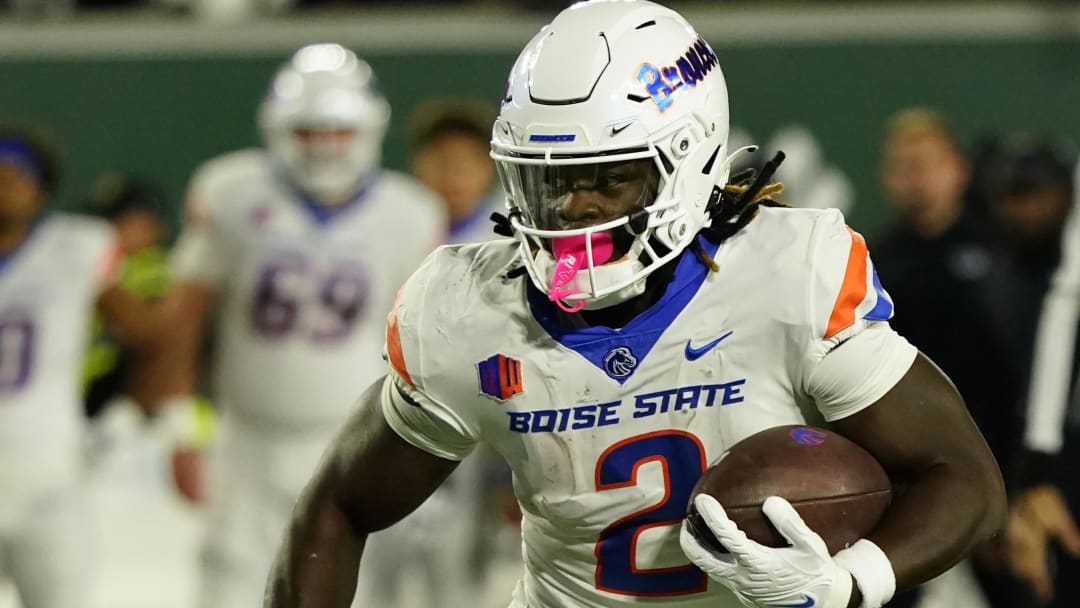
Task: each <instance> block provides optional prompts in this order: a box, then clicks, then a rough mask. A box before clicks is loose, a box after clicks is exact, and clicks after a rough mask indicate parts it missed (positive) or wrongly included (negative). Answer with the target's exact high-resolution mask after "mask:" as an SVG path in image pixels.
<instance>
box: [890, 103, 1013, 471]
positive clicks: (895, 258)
mask: <svg viewBox="0 0 1080 608" xmlns="http://www.w3.org/2000/svg"><path fill="white" fill-rule="evenodd" d="M881 162H882V166H881V182H882V188H883V190H884V192H885V195H886V197H887V198H888V199H889V202H890V203H891V204H892V206H893V209H894V210H895V212H896V218H897V219H896V222H895V223H894V224H893V225H892V226H891V227H889V229H888V230H887V232H886V233H885V234H884V235H883V236H882V237H881V238H878V239H876V240H875V242H874V245H875V252H876V253H875V256H874V259H875V261H876V262H877V265H878V273H879V275H880V277H881V281H882V283H883V284H887V285H889V293H890V294H891V295H892V297H893V300H894V302H895V303H896V306H897V310H900V311H903V312H898V313H897V315H896V318H895V319H894V320H893V325H894V326H895V327H896V329H897V331H898V332H900V333H901V334H902V335H904V336H905V337H907V338H908V339H909V340H911V342H912V344H915V345H916V346H917V347H919V349H920V350H922V351H923V352H924V353H926V355H927V356H929V357H930V358H932V359H933V360H934V362H935V363H937V364H938V365H940V366H941V368H942V370H944V371H945V373H946V374H947V375H948V376H949V377H950V378H951V379H952V380H953V382H954V383H955V384H956V386H957V388H958V389H959V390H960V394H961V395H963V397H964V400H965V402H966V403H967V405H968V409H969V410H970V411H971V413H972V416H973V417H974V418H975V421H976V422H977V423H978V424H979V428H980V429H981V430H982V432H983V435H984V436H985V437H986V440H987V443H989V444H990V447H991V449H992V450H993V451H994V454H995V456H997V457H998V461H999V462H1001V461H1002V460H1003V456H1004V454H1005V451H1006V449H1007V448H1006V446H1007V445H1008V439H1007V437H1008V436H1009V433H1010V432H1011V429H1010V428H1009V425H1010V424H1011V421H1010V420H1009V418H1008V416H1002V407H1004V406H1006V405H1007V404H1009V403H1011V402H1012V397H1011V396H1012V395H1014V394H1015V387H1014V385H1013V383H1012V380H1011V378H1010V374H1009V372H1008V370H1009V369H1010V368H1009V366H1008V365H1007V355H1006V354H1005V353H1004V352H1002V349H1001V347H1000V345H998V344H997V342H996V340H994V339H993V337H994V336H995V335H996V334H997V332H996V331H995V328H994V326H993V321H992V319H991V316H990V312H989V310H988V309H987V305H986V303H985V299H984V290H985V285H986V280H987V277H988V276H989V274H990V269H991V253H990V247H989V245H988V239H987V235H986V231H985V228H984V227H983V226H981V225H979V223H978V222H977V221H976V218H975V217H973V215H972V214H971V213H970V212H969V210H968V208H967V205H966V202H965V198H964V196H965V192H966V190H967V187H968V183H969V180H970V176H971V170H970V167H969V164H968V161H967V159H966V158H965V156H964V153H963V150H962V147H961V145H960V143H959V141H958V140H957V139H956V137H955V136H954V135H953V132H952V128H951V126H950V125H949V123H948V121H947V120H946V119H945V118H944V117H943V116H942V115H940V114H938V113H937V112H934V111H932V110H928V109H925V108H909V109H906V110H902V111H900V112H898V113H896V114H895V115H893V116H892V117H891V118H890V120H889V122H888V124H887V125H886V134H885V143H884V146H883V150H882V161H881ZM973 344H978V345H980V346H979V348H977V349H976V348H973V347H972V345H973ZM987 377H991V378H994V379H995V382H994V383H988V382H985V379H986V378H987ZM1006 460H1007V459H1006Z"/></svg>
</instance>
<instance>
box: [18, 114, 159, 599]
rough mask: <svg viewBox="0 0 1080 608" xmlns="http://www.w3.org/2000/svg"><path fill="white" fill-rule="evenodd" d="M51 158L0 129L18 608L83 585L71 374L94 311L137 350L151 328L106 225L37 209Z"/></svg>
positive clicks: (35, 140)
mask: <svg viewBox="0 0 1080 608" xmlns="http://www.w3.org/2000/svg"><path fill="white" fill-rule="evenodd" d="M57 163H58V161H57V157H56V154H55V152H54V151H53V150H52V148H51V146H49V145H48V144H47V143H46V142H45V141H44V140H43V139H42V138H41V137H40V136H39V135H37V134H35V133H34V132H32V131H30V130H28V129H25V128H22V127H13V126H0V456H2V458H3V462H4V466H3V467H2V468H0V495H2V496H3V497H4V500H3V505H2V506H0V553H2V555H3V558H4V562H5V564H4V566H5V568H6V573H7V574H8V575H10V577H11V578H12V579H13V581H14V583H15V587H16V589H17V591H18V594H19V596H20V598H21V600H22V604H23V606H25V608H74V607H77V606H84V605H85V602H86V600H87V597H88V596H89V593H90V590H91V587H92V585H91V581H92V574H91V571H92V568H93V565H94V564H95V559H94V556H95V554H96V542H95V539H94V536H95V535H96V524H95V519H94V517H93V513H92V509H91V508H90V507H89V505H88V502H87V501H86V500H85V497H84V496H83V494H82V489H83V488H82V477H83V469H84V461H83V452H82V447H83V446H82V443H83V439H84V436H83V435H84V430H85V419H84V416H83V407H82V400H81V398H80V395H81V390H80V388H81V387H80V382H79V381H80V379H81V370H82V364H83V360H84V359H83V354H84V352H85V348H86V343H87V339H88V333H89V331H88V330H89V328H90V317H91V314H92V313H93V311H94V310H95V309H96V310H97V312H98V313H99V314H100V316H101V319H102V320H103V322H104V323H105V324H106V325H108V327H109V328H110V331H111V332H112V333H113V334H114V335H115V336H117V337H118V338H119V339H120V340H122V341H124V342H125V343H127V344H129V345H131V346H133V347H135V348H144V349H145V348H150V347H151V345H152V344H153V343H154V338H155V334H156V333H157V332H156V330H157V329H158V326H157V325H156V324H155V322H154V317H153V315H152V314H150V311H149V310H148V309H147V308H146V307H143V306H141V305H140V304H139V302H138V301H137V300H135V299H134V298H132V297H131V296H130V294H128V293H127V292H126V291H124V290H123V289H120V288H119V287H118V286H117V284H116V282H115V278H116V271H117V267H118V264H119V263H120V261H121V251H120V249H119V248H118V243H117V240H116V237H115V235H114V233H113V231H112V230H111V229H110V228H109V226H108V225H107V224H105V223H104V222H101V221H99V220H94V219H90V218H80V217H75V216H71V215H66V214H47V213H46V212H45V211H44V208H45V205H46V203H47V201H48V199H49V197H50V195H52V194H53V193H54V192H55V189H56V186H57V183H58V180H59V168H58V164H57Z"/></svg>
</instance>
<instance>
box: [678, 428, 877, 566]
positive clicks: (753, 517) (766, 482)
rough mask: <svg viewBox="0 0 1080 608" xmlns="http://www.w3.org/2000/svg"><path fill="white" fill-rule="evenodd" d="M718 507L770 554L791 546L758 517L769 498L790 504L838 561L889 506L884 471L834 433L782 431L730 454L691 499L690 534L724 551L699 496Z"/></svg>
mask: <svg viewBox="0 0 1080 608" xmlns="http://www.w3.org/2000/svg"><path fill="white" fill-rule="evenodd" d="M702 492H704V493H706V494H709V495H711V496H713V497H714V498H716V500H718V501H719V502H720V504H721V505H723V507H724V511H726V512H727V515H728V517H729V518H730V519H731V520H732V521H733V522H735V524H736V525H737V526H739V529H740V530H742V531H743V532H745V533H746V535H747V536H748V537H749V538H751V539H752V540H755V541H757V542H759V543H761V544H763V545H767V546H770V547H783V546H787V542H786V541H785V540H784V538H783V537H782V536H780V533H779V532H777V531H776V529H775V528H774V527H773V526H772V524H771V523H770V522H769V520H768V518H766V517H765V515H764V513H762V511H761V504H762V503H763V502H764V501H765V499H766V498H768V497H769V496H782V497H784V498H786V499H787V500H788V501H789V502H790V503H791V504H792V506H794V507H795V510H796V511H798V512H799V515H801V516H802V518H803V521H805V522H806V524H807V525H808V526H809V527H810V529H811V530H814V531H815V532H817V533H818V534H819V535H821V537H822V539H824V541H825V544H826V545H828V547H829V554H830V555H832V554H835V553H836V552H837V551H840V550H841V549H844V548H845V547H847V546H849V545H851V544H852V543H854V542H855V541H857V540H859V539H860V538H862V537H864V536H866V535H867V534H868V533H869V532H870V531H871V530H872V529H873V528H874V526H875V525H876V524H877V522H878V520H880V519H881V516H882V514H883V513H884V512H885V509H886V507H888V505H889V501H890V500H891V499H892V486H891V484H890V483H889V477H888V475H886V473H885V470H884V469H883V468H882V467H881V465H880V464H879V463H878V462H877V460H875V459H874V457H873V456H871V455H870V453H869V452H867V451H866V450H864V449H863V448H862V447H860V446H859V445H857V444H855V443H854V442H852V441H851V440H849V439H846V438H844V437H842V436H840V435H838V434H836V433H833V432H831V431H828V430H825V429H820V428H815V427H810V426H780V427H774V428H770V429H766V430H764V431H761V432H759V433H755V434H754V435H751V436H749V437H747V438H745V439H743V440H742V441H740V442H738V443H736V444H735V445H733V446H731V449H729V450H728V451H727V452H725V453H724V454H723V455H722V456H720V458H719V459H718V460H717V461H716V462H715V463H713V465H712V466H710V467H709V468H708V469H707V470H706V471H705V472H704V473H703V474H702V476H701V478H700V479H699V480H698V482H697V484H696V485H695V486H694V489H693V491H692V492H691V495H690V504H689V506H688V512H687V519H688V525H689V527H690V531H691V532H692V533H693V534H694V536H695V537H697V538H698V540H700V541H701V542H702V543H703V544H704V545H706V546H707V547H710V548H712V549H714V550H716V551H720V552H724V551H725V550H724V549H723V547H722V546H721V545H720V543H719V541H717V539H716V537H715V536H713V534H712V533H711V532H710V531H709V528H708V526H707V525H706V524H705V521H704V520H703V519H702V518H701V516H700V515H699V514H698V513H697V511H696V510H695V509H694V506H693V504H694V503H693V499H694V497H695V496H697V495H698V494H699V493H702Z"/></svg>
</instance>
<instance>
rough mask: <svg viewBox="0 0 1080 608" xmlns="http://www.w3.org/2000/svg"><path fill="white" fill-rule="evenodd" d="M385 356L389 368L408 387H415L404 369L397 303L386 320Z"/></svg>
mask: <svg viewBox="0 0 1080 608" xmlns="http://www.w3.org/2000/svg"><path fill="white" fill-rule="evenodd" d="M386 354H387V356H388V357H389V358H390V367H392V368H394V371H395V372H397V373H398V375H399V376H401V377H402V378H403V379H404V380H405V382H408V383H409V386H412V387H415V386H416V383H415V382H413V379H412V376H410V375H409V370H408V368H406V367H405V354H404V353H403V352H402V351H401V334H400V333H399V332H398V320H397V303H396V302H395V303H394V308H393V310H391V311H390V315H389V316H388V317H387V318H386Z"/></svg>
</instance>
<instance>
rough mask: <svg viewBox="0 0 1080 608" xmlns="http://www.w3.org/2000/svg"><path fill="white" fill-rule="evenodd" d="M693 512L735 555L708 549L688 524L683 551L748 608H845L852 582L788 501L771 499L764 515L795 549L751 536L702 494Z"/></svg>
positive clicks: (681, 534) (684, 535) (698, 497)
mask: <svg viewBox="0 0 1080 608" xmlns="http://www.w3.org/2000/svg"><path fill="white" fill-rule="evenodd" d="M694 507H695V508H696V509H697V511H698V513H700V514H701V517H702V519H704V520H705V523H706V524H707V525H708V527H709V529H710V530H711V531H712V533H713V534H714V535H715V536H716V539H717V540H719V541H720V543H721V544H722V545H723V546H724V547H725V548H727V550H728V551H730V553H719V554H718V553H714V552H713V551H711V550H709V549H707V548H706V547H705V546H703V545H702V544H701V543H700V542H699V541H698V540H697V539H696V538H695V537H694V536H693V535H692V534H691V533H690V530H689V529H688V528H687V523H686V522H685V521H684V522H683V527H682V532H681V533H680V536H679V541H680V543H681V545H682V549H683V552H684V553H686V556H687V557H688V558H690V561H692V562H694V564H695V565H697V567H698V568H701V570H703V571H704V572H705V573H706V574H708V575H709V577H710V578H712V579H713V580H715V581H716V582H718V583H720V584H722V585H724V586H725V587H727V588H728V589H730V590H731V592H732V593H734V594H735V596H736V597H737V598H739V601H740V602H742V603H743V604H744V605H745V606H749V607H752V608H753V607H769V608H781V607H783V608H811V607H813V608H846V606H847V605H848V602H849V601H850V600H851V593H852V586H853V582H852V578H851V574H850V573H848V571H847V570H845V569H844V568H842V567H840V565H838V564H837V563H836V562H835V561H834V560H833V558H832V557H830V556H829V551H828V549H827V548H826V547H825V541H823V540H822V539H821V537H820V536H818V535H817V533H815V532H814V531H813V530H811V529H810V528H809V527H808V526H807V525H806V523H804V522H803V520H802V517H800V516H799V514H798V513H797V512H796V511H795V508H794V507H792V506H791V503H789V502H788V501H786V500H784V499H783V498H780V497H777V496H772V497H770V498H768V499H766V500H765V503H764V504H763V505H762V507H761V510H762V511H764V513H765V516H766V517H768V518H769V521H771V522H772V524H773V526H775V527H776V529H777V531H779V532H780V534H781V535H782V536H783V537H784V538H785V539H787V541H788V542H789V543H790V544H791V546H789V547H782V548H772V547H766V546H764V545H761V544H758V543H756V542H754V541H752V540H750V539H749V538H747V537H746V534H744V533H743V532H742V531H741V530H739V528H738V527H737V526H736V525H735V524H734V522H732V521H731V520H730V519H728V516H727V514H726V513H725V512H724V508H723V507H722V506H720V503H719V502H717V501H716V499H715V498H713V497H712V496H709V495H707V494H699V495H698V496H696V497H695V498H694Z"/></svg>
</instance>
